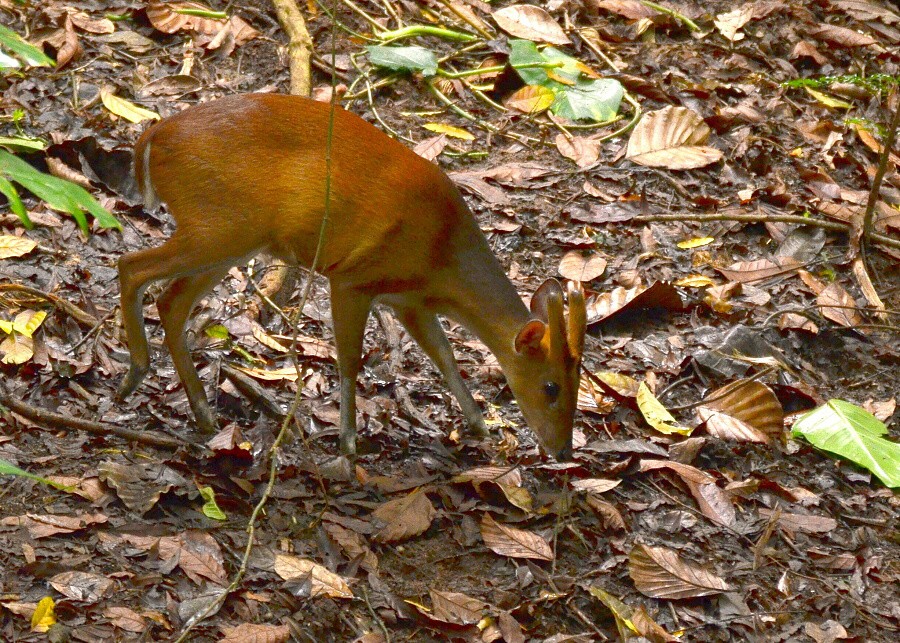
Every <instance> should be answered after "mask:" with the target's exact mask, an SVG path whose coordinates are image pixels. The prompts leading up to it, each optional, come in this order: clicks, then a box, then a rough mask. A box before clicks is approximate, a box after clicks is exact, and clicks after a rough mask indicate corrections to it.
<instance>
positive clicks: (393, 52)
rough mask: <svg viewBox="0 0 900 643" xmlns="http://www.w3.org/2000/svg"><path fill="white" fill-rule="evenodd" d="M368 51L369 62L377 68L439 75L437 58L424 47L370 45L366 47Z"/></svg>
mask: <svg viewBox="0 0 900 643" xmlns="http://www.w3.org/2000/svg"><path fill="white" fill-rule="evenodd" d="M366 51H368V53H369V61H370V62H371V63H372V64H373V65H376V66H377V67H386V68H387V69H392V70H394V71H408V72H421V73H422V75H424V76H434V75H435V74H436V73H437V56H435V55H434V52H432V51H430V50H428V49H425V48H424V47H385V46H382V45H370V46H368V47H366Z"/></svg>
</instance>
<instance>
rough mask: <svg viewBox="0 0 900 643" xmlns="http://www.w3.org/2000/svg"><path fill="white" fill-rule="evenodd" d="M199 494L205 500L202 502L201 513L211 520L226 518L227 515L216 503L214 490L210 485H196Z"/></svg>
mask: <svg viewBox="0 0 900 643" xmlns="http://www.w3.org/2000/svg"><path fill="white" fill-rule="evenodd" d="M197 488H198V490H199V491H200V496H201V497H202V498H203V499H204V500H205V501H206V502H204V503H203V515H204V516H206V517H207V518H212V519H213V520H228V516H227V515H226V514H225V512H224V511H222V510H221V509H220V508H219V505H217V504H216V492H215V490H213V488H212V487H197Z"/></svg>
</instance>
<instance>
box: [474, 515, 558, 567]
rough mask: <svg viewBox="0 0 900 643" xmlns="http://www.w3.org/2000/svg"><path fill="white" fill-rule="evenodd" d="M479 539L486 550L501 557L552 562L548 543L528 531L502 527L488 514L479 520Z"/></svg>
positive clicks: (551, 550)
mask: <svg viewBox="0 0 900 643" xmlns="http://www.w3.org/2000/svg"><path fill="white" fill-rule="evenodd" d="M481 538H482V539H483V540H484V544H485V545H486V546H487V548H488V549H490V550H491V551H493V552H495V553H497V554H500V555H501V556H509V557H511V558H531V559H534V560H546V561H551V560H553V549H551V548H550V543H549V542H547V541H546V540H544V539H543V538H541V537H540V536H538V535H537V534H535V533H532V532H530V531H525V530H524V529H515V528H514V527H507V526H506V525H502V524H500V523H498V522H497V521H496V520H494V519H493V518H492V517H491V515H490V514H488V513H485V514H484V517H483V518H482V519H481Z"/></svg>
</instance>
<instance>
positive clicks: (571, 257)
mask: <svg viewBox="0 0 900 643" xmlns="http://www.w3.org/2000/svg"><path fill="white" fill-rule="evenodd" d="M605 270H606V259H604V258H603V257H601V256H600V255H599V254H597V253H595V252H592V253H590V254H587V255H585V254H582V253H581V252H579V251H578V250H571V251H569V252H567V253H566V254H565V255H563V258H562V259H561V260H560V262H559V274H560V275H562V276H563V277H565V278H566V279H571V280H572V281H593V280H594V279H596V278H597V277H599V276H600V275H602V274H603V272H604V271H605Z"/></svg>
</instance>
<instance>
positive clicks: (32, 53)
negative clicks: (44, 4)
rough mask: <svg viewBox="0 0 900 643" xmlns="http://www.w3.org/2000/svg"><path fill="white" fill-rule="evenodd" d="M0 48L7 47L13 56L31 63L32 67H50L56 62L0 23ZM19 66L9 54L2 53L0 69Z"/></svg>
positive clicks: (27, 63)
mask: <svg viewBox="0 0 900 643" xmlns="http://www.w3.org/2000/svg"><path fill="white" fill-rule="evenodd" d="M0 49H8V50H9V51H11V52H12V53H13V56H15V57H16V58H20V59H21V60H24V61H25V64H26V65H31V66H32V67H51V66H53V65H55V64H56V63H54V62H53V59H52V58H50V57H49V56H47V55H45V54H44V52H43V51H41V50H40V49H38V48H37V47H35V46H34V45H32V44H31V43H28V42H26V41H25V40H23V39H22V37H21V36H20V35H19V34H17V33H16V32H15V31H13V30H12V29H10V28H8V27H4V26H3V25H0ZM0 53H2V52H0ZM19 66H20V65H19V63H18V61H17V60H16V59H15V58H13V57H11V56H6V55H4V56H3V57H2V58H0V69H4V68H17V67H19Z"/></svg>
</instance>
